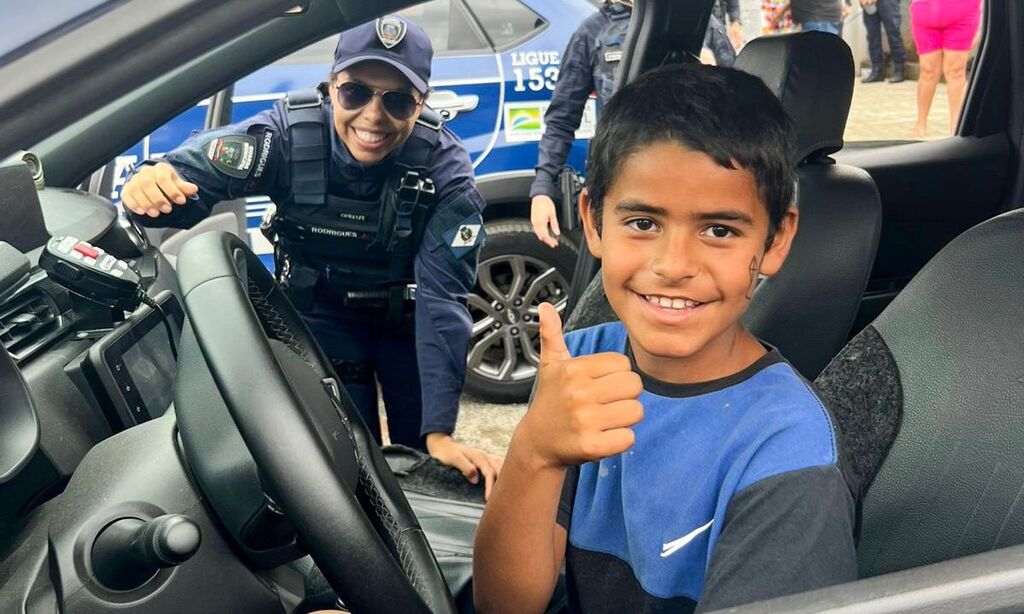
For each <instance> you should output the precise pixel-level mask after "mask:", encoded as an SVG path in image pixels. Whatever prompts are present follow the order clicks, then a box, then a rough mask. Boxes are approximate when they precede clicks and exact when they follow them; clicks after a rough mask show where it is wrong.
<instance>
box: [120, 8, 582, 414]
mask: <svg viewBox="0 0 1024 614" xmlns="http://www.w3.org/2000/svg"><path fill="white" fill-rule="evenodd" d="M595 4H596V5H600V0H596V1H595V0H563V1H560V2H547V1H544V0H431V1H430V2H426V3H424V4H419V5H416V6H413V7H410V8H407V9H405V10H403V11H401V12H400V13H398V14H399V15H401V16H402V17H404V18H406V19H409V20H411V21H414V22H416V23H417V24H419V25H420V26H422V27H423V28H424V30H426V32H427V34H428V35H429V36H430V39H431V42H432V43H433V46H434V52H435V53H434V62H433V66H432V78H431V82H430V87H431V89H432V92H431V93H430V96H429V98H428V104H429V105H430V106H431V107H432V108H434V109H435V110H437V111H439V112H440V113H441V114H442V115H443V116H444V117H446V118H447V125H448V127H449V128H450V129H451V130H452V131H453V132H455V134H457V135H458V136H459V137H460V138H461V139H462V141H463V142H464V143H465V145H466V148H467V150H468V151H469V155H470V159H471V160H472V163H473V168H474V169H475V172H476V180H477V187H478V188H479V190H480V192H481V194H482V195H483V197H484V198H485V199H486V201H487V204H488V207H487V210H486V211H485V212H484V219H485V222H486V223H487V225H486V227H485V228H486V236H487V243H486V244H485V246H484V251H483V253H482V256H481V260H480V273H479V282H478V285H477V289H476V293H475V294H474V295H473V296H472V297H471V299H470V308H471V311H472V314H473V318H474V321H475V326H474V329H473V340H472V344H473V346H472V349H471V350H470V353H469V368H468V369H467V376H466V377H467V381H466V388H467V390H468V391H470V392H472V393H475V394H476V396H479V397H482V398H485V399H487V400H493V401H522V400H525V398H526V396H527V395H528V394H529V391H530V387H531V386H532V383H533V377H534V374H535V372H536V361H537V358H536V357H537V355H538V354H537V348H538V347H539V346H538V343H539V342H538V341H537V326H536V315H537V314H536V307H537V305H538V304H539V303H540V302H542V301H552V302H555V303H558V302H559V301H563V300H564V298H565V297H566V296H567V294H568V290H569V284H570V282H571V280H572V273H573V263H574V260H575V257H576V253H577V248H578V239H576V238H574V237H572V236H566V237H565V238H564V239H563V240H562V243H561V245H559V247H557V248H556V249H549V248H547V247H546V246H544V245H542V244H541V243H539V242H538V241H537V239H536V238H535V237H534V234H533V231H532V230H531V228H530V223H529V219H530V210H529V191H530V182H531V181H532V180H533V167H534V166H535V165H536V163H537V143H538V142H539V141H540V138H541V135H542V134H543V132H544V112H545V110H546V109H547V105H548V103H549V101H550V99H551V94H552V92H553V91H554V88H555V83H556V82H557V80H558V69H559V62H560V61H561V56H562V53H563V51H564V49H565V47H566V44H567V43H568V41H569V38H570V37H571V36H572V33H573V32H574V31H575V29H576V27H577V26H578V25H579V23H580V22H581V21H583V19H585V18H586V17H587V16H588V15H589V14H590V13H592V12H593V11H594V6H595ZM336 42H337V36H335V35H332V36H330V37H327V38H325V39H323V40H321V41H319V42H317V43H315V44H313V45H310V46H308V47H305V48H303V49H300V50H299V51H296V52H295V53H293V54H291V55H289V56H287V57H285V58H283V59H281V60H279V61H277V62H274V63H273V64H271V65H269V66H266V67H264V68H261V69H259V70H257V71H255V72H253V73H252V74H250V75H249V76H247V77H245V78H243V79H241V80H239V81H237V82H236V83H234V84H233V85H231V86H229V87H228V88H225V89H224V90H222V91H221V92H219V93H217V94H216V95H215V96H213V97H211V98H209V99H205V100H202V101H200V102H199V103H198V104H197V105H195V106H194V107H192V108H189V109H188V110H186V111H185V112H183V113H181V114H180V115H178V116H177V117H175V118H174V119H173V120H171V121H170V122H167V123H166V124H165V125H163V126H161V127H160V128H158V129H157V130H155V131H153V133H152V134H150V135H149V136H147V137H146V138H145V139H143V140H142V141H141V142H139V143H137V144H135V145H134V146H133V147H132V148H130V149H129V150H127V151H125V152H124V153H122V154H121V155H120V156H118V157H117V159H116V161H115V162H114V164H113V167H112V168H111V169H110V170H111V171H112V172H113V176H112V177H111V180H112V185H111V186H110V188H111V191H112V196H113V198H114V199H115V200H116V199H117V198H118V195H119V192H120V188H121V186H122V185H123V184H124V181H125V179H126V176H127V174H128V171H129V170H130V168H131V165H132V164H134V163H136V162H137V161H139V160H144V159H148V158H152V157H157V156H160V155H161V154H162V153H164V152H167V151H170V150H171V149H173V148H175V147H177V146H178V145H180V144H181V143H182V142H183V141H184V140H185V139H186V138H188V136H189V134H190V133H191V132H193V131H195V130H200V129H203V128H209V127H214V126H217V125H222V124H224V123H231V122H235V121H239V120H242V119H244V118H247V117H250V116H252V115H254V114H256V113H258V112H260V111H263V110H265V109H268V108H270V107H271V106H272V105H273V103H274V101H275V100H277V99H278V98H280V97H282V96H283V95H284V94H285V93H286V92H288V91H291V90H298V89H304V88H308V87H310V86H311V85H312V84H315V83H318V82H320V81H322V80H323V79H324V78H325V77H326V74H327V71H328V69H329V67H330V60H331V58H332V54H333V51H334V46H335V44H336ZM595 121H596V101H595V100H594V99H593V98H592V99H591V100H590V101H588V103H587V106H586V108H585V111H584V115H583V119H582V121H581V125H580V129H579V130H578V131H577V140H576V143H575V144H574V146H573V148H572V151H571V153H570V155H569V158H568V161H567V163H568V164H569V165H571V166H572V167H574V168H575V169H577V170H582V168H583V163H584V157H585V155H586V143H587V140H588V139H589V138H590V136H591V135H592V134H593V131H594V125H595ZM272 209H273V204H272V203H271V202H270V199H268V198H266V197H254V198H249V199H247V201H246V202H245V203H244V205H243V204H242V203H240V202H239V203H234V204H231V203H228V204H225V205H221V206H220V207H219V208H218V209H216V210H215V213H216V212H218V211H221V212H229V211H233V212H234V213H235V214H236V216H237V217H238V221H239V222H241V220H242V219H244V220H245V223H244V226H243V225H242V224H241V223H239V224H238V225H237V232H239V233H241V232H245V233H246V234H247V237H248V240H249V244H250V246H251V247H252V248H253V249H254V251H255V252H256V253H257V254H259V255H260V256H261V259H262V260H263V261H264V263H265V264H266V265H267V267H268V268H270V269H271V270H273V259H272V246H271V244H270V243H269V242H268V241H267V240H266V239H265V238H264V236H263V234H262V233H261V232H260V222H261V220H262V219H263V218H264V217H265V216H267V214H268V210H272ZM229 219H230V218H229ZM208 226H209V224H205V225H203V226H202V227H201V228H200V229H206V228H208ZM174 232H175V231H173V230H158V231H155V232H152V234H153V235H154V236H153V237H152V238H153V239H154V240H156V241H159V240H160V239H161V237H163V238H169V235H170V234H172V233H174ZM187 236H189V235H188V233H185V234H184V235H182V236H180V237H178V238H177V239H175V240H173V241H169V242H168V243H167V244H165V251H167V252H169V253H170V255H171V256H172V257H173V254H174V253H175V252H176V250H177V246H179V245H180V244H182V243H183V241H184V239H185V238H186V237H187Z"/></svg>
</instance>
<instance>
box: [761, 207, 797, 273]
mask: <svg viewBox="0 0 1024 614" xmlns="http://www.w3.org/2000/svg"><path fill="white" fill-rule="evenodd" d="M799 222H800V212H799V211H797V208H796V207H790V208H789V210H788V211H786V215H785V216H783V218H782V223H781V224H779V228H778V230H776V231H775V238H774V239H773V240H772V244H771V247H769V248H768V250H767V251H765V253H764V259H763V260H762V261H761V274H762V275H767V276H768V277H771V276H772V275H775V274H776V273H778V272H779V269H781V268H782V263H783V262H785V261H786V256H788V255H789V248H790V247H792V246H793V237H795V236H796V229H797V226H798V225H799Z"/></svg>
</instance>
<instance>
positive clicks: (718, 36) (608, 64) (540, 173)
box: [530, 0, 743, 248]
mask: <svg viewBox="0 0 1024 614" xmlns="http://www.w3.org/2000/svg"><path fill="white" fill-rule="evenodd" d="M713 10H714V11H715V13H714V14H712V15H711V18H710V20H709V22H708V28H707V31H706V33H705V36H704V51H703V52H702V54H701V55H702V57H701V61H703V62H705V63H712V62H714V63H716V64H719V65H724V66H732V63H733V62H735V61H736V51H737V49H738V48H739V46H740V45H741V44H742V42H743V24H742V22H741V21H740V5H739V0H716V2H715V5H714V9H713ZM632 12H633V2H632V0H605V2H604V4H602V5H601V8H600V9H599V10H598V11H597V12H596V13H594V14H593V15H591V16H590V17H588V18H587V19H585V20H584V21H583V23H581V24H580V26H579V28H577V30H576V32H575V33H574V34H573V36H572V38H571V39H570V40H569V44H568V45H567V46H566V48H565V52H564V53H563V54H562V63H561V66H560V67H559V72H558V83H557V84H556V85H555V92H554V94H553V95H552V96H551V104H550V105H549V106H548V110H547V112H545V114H544V125H545V129H544V136H543V137H541V140H540V145H539V151H540V155H539V156H538V160H537V167H536V176H535V178H534V180H533V184H532V185H531V186H530V223H531V225H532V226H533V232H534V234H535V235H536V236H537V239H539V240H540V241H541V243H544V244H545V245H547V246H548V247H551V248H554V247H557V246H558V238H559V235H560V234H561V231H560V228H559V225H558V210H557V208H556V207H555V198H558V197H560V195H559V189H558V177H559V175H560V174H561V172H562V168H563V167H564V166H565V161H566V159H567V158H568V157H569V150H570V149H572V144H573V141H574V140H575V139H576V136H575V135H576V130H577V129H578V128H579V127H580V119H581V118H582V117H583V109H584V107H585V106H586V104H587V100H588V99H589V98H590V95H591V93H593V94H595V95H596V97H597V106H598V109H600V108H601V107H602V106H604V105H605V104H606V103H607V102H608V99H609V98H611V95H612V92H613V91H614V90H615V71H616V69H617V68H618V67H619V62H620V60H621V59H622V43H623V41H624V40H625V38H626V30H627V29H629V19H630V17H631V16H632ZM716 15H718V16H719V17H716ZM724 19H728V22H729V24H728V31H726V26H725V25H724V23H723V20H724Z"/></svg>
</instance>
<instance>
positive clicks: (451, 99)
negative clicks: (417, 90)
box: [427, 90, 480, 121]
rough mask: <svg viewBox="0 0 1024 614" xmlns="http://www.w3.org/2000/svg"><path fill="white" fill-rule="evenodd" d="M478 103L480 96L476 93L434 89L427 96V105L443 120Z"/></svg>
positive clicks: (452, 117) (466, 110)
mask: <svg viewBox="0 0 1024 614" xmlns="http://www.w3.org/2000/svg"><path fill="white" fill-rule="evenodd" d="M478 104H480V97H479V96H477V95H476V94H458V93H456V92H455V91H453V90H435V91H433V92H431V93H430V95H429V96H427V106H428V107H430V108H431V109H434V110H435V111H437V112H438V113H440V114H441V116H442V117H444V119H445V121H451V120H453V119H455V118H456V116H458V114H459V113H463V112H468V111H472V110H473V109H475V108H476V107H477V105H478Z"/></svg>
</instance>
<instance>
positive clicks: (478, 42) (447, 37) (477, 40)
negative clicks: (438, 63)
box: [398, 0, 487, 54]
mask: <svg viewBox="0 0 1024 614" xmlns="http://www.w3.org/2000/svg"><path fill="white" fill-rule="evenodd" d="M398 14H399V15H401V16H402V17H404V18H406V19H408V20H409V21H413V22H415V23H417V24H419V25H420V27H421V28H423V30H424V31H426V33H427V36H429V37H430V43H431V44H432V45H433V46H434V53H441V54H443V53H445V52H455V51H459V52H465V51H478V50H483V49H486V48H487V44H486V42H485V41H484V40H483V39H482V38H481V37H480V35H479V34H478V33H477V30H476V28H475V27H473V25H472V23H471V22H470V21H469V18H468V17H467V16H466V14H465V13H464V12H463V10H462V9H461V8H460V7H459V6H458V3H457V2H454V1H452V0H433V1H432V2H425V3H423V4H418V5H416V6H411V7H409V8H407V9H405V10H404V11H401V12H399V13H398Z"/></svg>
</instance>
